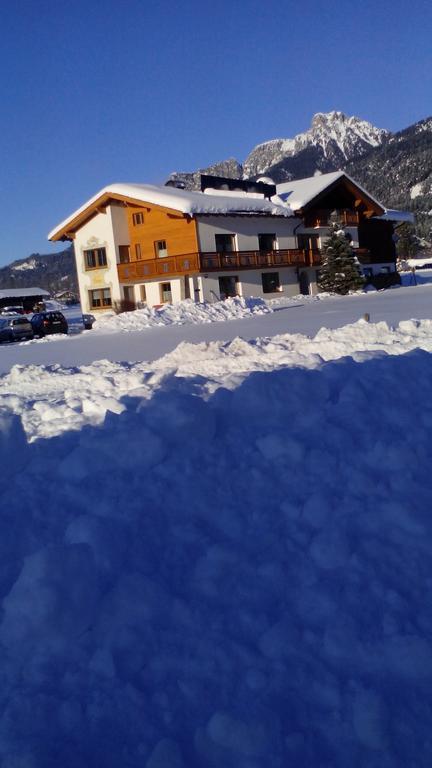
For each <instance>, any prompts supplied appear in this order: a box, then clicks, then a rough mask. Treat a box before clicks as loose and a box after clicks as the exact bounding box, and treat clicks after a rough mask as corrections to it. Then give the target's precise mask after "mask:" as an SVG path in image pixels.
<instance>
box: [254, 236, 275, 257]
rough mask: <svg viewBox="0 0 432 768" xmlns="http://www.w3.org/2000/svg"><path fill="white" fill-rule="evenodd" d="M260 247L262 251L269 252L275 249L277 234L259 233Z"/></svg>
mask: <svg viewBox="0 0 432 768" xmlns="http://www.w3.org/2000/svg"><path fill="white" fill-rule="evenodd" d="M258 248H259V250H260V251H264V252H265V253H268V251H274V250H275V249H276V235H275V234H267V232H265V233H263V234H261V235H258Z"/></svg>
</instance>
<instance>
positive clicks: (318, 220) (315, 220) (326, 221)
mask: <svg viewBox="0 0 432 768" xmlns="http://www.w3.org/2000/svg"><path fill="white" fill-rule="evenodd" d="M332 213H333V211H330V210H319V211H313V212H311V213H310V214H308V215H306V218H305V227H329V226H330V223H331V218H330V217H331V214H332ZM337 215H338V218H337V220H338V221H339V222H340V223H341V224H342V226H343V227H357V225H358V223H359V215H358V213H357V212H356V211H349V210H345V209H343V210H340V211H337Z"/></svg>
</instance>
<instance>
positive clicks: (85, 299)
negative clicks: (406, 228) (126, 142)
mask: <svg viewBox="0 0 432 768" xmlns="http://www.w3.org/2000/svg"><path fill="white" fill-rule="evenodd" d="M171 184H172V183H170V182H168V184H167V185H165V186H153V185H146V184H112V185H109V186H107V187H105V188H104V189H102V190H101V191H100V192H98V193H97V194H96V195H95V196H94V197H92V198H91V199H90V200H88V201H87V202H86V203H84V205H83V206H82V207H81V208H79V209H78V210H77V211H75V213H73V214H71V215H70V216H69V217H68V218H67V219H66V220H65V221H63V222H62V223H61V224H59V225H58V226H57V227H55V229H53V230H52V232H50V234H49V235H48V237H49V239H50V240H52V241H60V240H70V241H73V243H74V249H75V258H76V264H77V272H78V281H79V290H80V299H81V305H82V309H83V311H84V312H87V311H95V310H106V309H109V308H111V307H118V308H125V309H127V308H134V307H136V306H143V305H145V304H147V305H148V306H159V305H161V304H164V303H168V302H177V301H181V300H182V299H189V298H191V299H194V300H195V301H209V302H212V301H216V300H219V299H223V298H226V297H230V296H236V295H239V296H244V297H249V296H254V297H264V298H271V297H272V296H273V297H274V296H277V295H281V294H282V295H284V296H294V295H297V294H298V293H314V292H316V291H317V284H316V283H317V274H318V270H319V267H320V262H321V249H322V247H323V244H324V242H325V240H326V238H327V237H328V235H329V232H330V218H331V217H332V216H335V215H337V218H338V221H339V222H340V223H341V226H342V228H343V229H344V231H345V235H346V237H347V239H348V240H349V241H350V243H351V245H352V247H353V249H354V252H355V253H356V255H357V257H358V259H359V261H360V264H361V266H362V269H363V272H364V274H365V276H366V277H367V278H368V279H369V280H370V281H371V282H373V283H374V284H375V285H376V286H377V287H384V286H386V285H390V284H392V283H394V282H397V281H398V275H397V272H396V266H395V263H396V254H395V237H394V231H393V227H394V223H395V222H400V221H407V220H411V219H410V214H407V213H404V212H402V211H388V210H386V209H385V207H384V206H383V205H381V203H379V202H378V201H377V200H375V199H374V198H373V197H372V196H371V195H370V194H369V193H368V192H366V191H365V190H364V189H362V188H361V187H360V186H359V185H358V184H356V182H355V181H354V180H353V179H351V178H350V177H349V176H348V175H347V174H345V173H343V172H342V171H337V172H335V173H327V174H321V175H317V176H313V177H311V178H308V179H301V180H299V181H292V182H286V183H283V184H279V185H278V186H277V187H276V186H275V185H274V184H273V183H272V182H271V180H270V179H266V178H264V179H262V180H259V181H257V182H253V181H249V180H235V179H225V178H219V177H211V176H202V177H201V188H202V191H201V192H191V191H187V190H185V189H181V188H177V187H176V186H172V185H171Z"/></svg>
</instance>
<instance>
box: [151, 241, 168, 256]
mask: <svg viewBox="0 0 432 768" xmlns="http://www.w3.org/2000/svg"><path fill="white" fill-rule="evenodd" d="M154 247H155V253H156V256H157V257H158V259H163V258H164V257H165V256H168V249H167V244H166V240H156V242H155V244H154Z"/></svg>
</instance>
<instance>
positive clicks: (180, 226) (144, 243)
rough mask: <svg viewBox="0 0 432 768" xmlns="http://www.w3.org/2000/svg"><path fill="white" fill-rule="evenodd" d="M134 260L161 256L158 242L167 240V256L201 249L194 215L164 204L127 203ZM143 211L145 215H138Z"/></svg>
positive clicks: (132, 257) (126, 209) (130, 249)
mask: <svg viewBox="0 0 432 768" xmlns="http://www.w3.org/2000/svg"><path fill="white" fill-rule="evenodd" d="M125 211H126V218H127V226H128V231H129V252H130V258H129V260H130V261H131V262H134V261H147V260H151V259H155V258H159V252H158V250H157V244H158V243H161V242H164V243H165V244H166V254H164V256H168V257H169V256H182V255H183V254H188V253H196V252H197V251H198V239H197V229H196V222H195V219H193V218H192V217H191V216H187V215H186V214H183V213H179V212H178V211H173V210H170V209H169V208H164V207H162V206H155V205H146V206H143V205H142V204H141V205H138V204H135V205H133V204H128V205H127V206H126V208H125ZM139 214H141V215H142V219H141V217H140V216H139Z"/></svg>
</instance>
